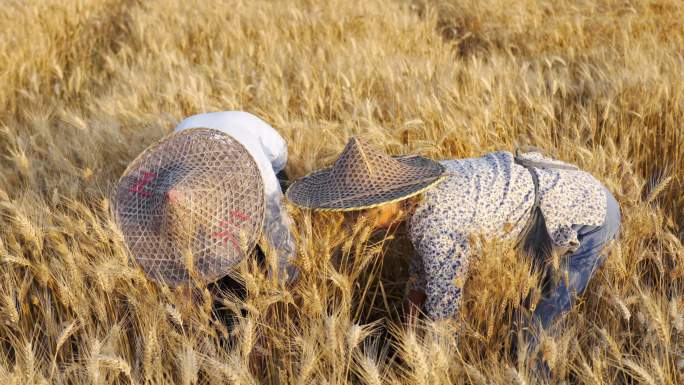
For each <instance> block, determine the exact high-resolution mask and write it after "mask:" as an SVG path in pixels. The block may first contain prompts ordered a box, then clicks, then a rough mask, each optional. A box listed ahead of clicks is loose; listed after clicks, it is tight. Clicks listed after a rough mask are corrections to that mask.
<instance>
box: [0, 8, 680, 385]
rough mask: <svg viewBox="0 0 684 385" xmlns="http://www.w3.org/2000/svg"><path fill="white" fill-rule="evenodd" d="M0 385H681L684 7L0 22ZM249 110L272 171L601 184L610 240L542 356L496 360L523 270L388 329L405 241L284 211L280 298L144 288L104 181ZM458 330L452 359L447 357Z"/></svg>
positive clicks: (76, 16)
mask: <svg viewBox="0 0 684 385" xmlns="http://www.w3.org/2000/svg"><path fill="white" fill-rule="evenodd" d="M0 20H2V22H1V23H0V153H1V154H2V157H0V383H2V384H53V383H54V384H161V383H173V384H223V383H235V384H247V383H250V384H255V383H274V384H275V383H281V384H307V383H311V384H345V383H351V384H362V383H363V384H381V383H391V384H404V383H406V384H471V383H472V384H510V383H519V384H534V383H538V380H537V379H535V377H534V359H535V358H534V357H535V356H538V357H540V359H542V360H544V362H546V363H547V364H548V365H549V367H550V368H551V371H552V379H551V382H552V383H561V384H663V385H664V384H682V383H684V247H683V246H682V240H683V239H684V231H683V229H684V194H682V189H683V187H684V146H682V141H683V139H684V128H683V126H682V123H683V118H684V48H683V47H684V23H683V20H684V3H682V2H681V1H679V0H631V1H628V0H599V1H589V0H580V1H571V0H562V1H545V0H538V1H532V0H515V1H514V0H479V1H474V0H450V1H440V0H434V1H432V0H430V1H427V2H411V1H400V0H372V1H361V0H349V1H343V0H331V1H327V2H317V1H311V0H293V1H240V0H235V1H232V0H230V1H220V2H203V1H181V0H146V1H136V0H124V1H119V0H34V1H31V2H24V1H18V0H5V1H3V2H2V7H0ZM227 109H242V110H247V111H250V112H252V113H255V114H257V115H259V116H261V117H262V118H263V119H265V120H266V121H268V122H269V123H271V124H272V125H273V126H274V127H276V128H277V129H278V130H279V131H280V132H281V133H282V134H283V135H284V136H285V137H286V138H287V140H288V141H289V146H290V162H289V164H288V172H289V173H290V175H291V176H294V177H299V176H301V175H303V174H305V173H308V172H309V171H311V170H312V169H314V168H317V167H320V166H324V165H327V164H329V163H330V162H331V161H332V159H333V158H334V156H335V155H336V154H337V153H338V152H339V151H340V150H341V149H342V147H343V145H344V143H345V142H346V141H347V139H348V138H349V137H350V136H351V135H353V134H355V135H364V136H366V137H368V138H370V140H371V141H373V142H374V143H376V144H377V145H379V146H384V148H385V149H386V150H387V151H388V152H390V153H393V154H404V153H420V154H423V155H428V156H432V157H435V158H455V157H466V156H478V155H481V154H483V153H485V152H488V151H492V150H499V149H504V150H512V149H513V148H514V146H515V145H516V144H532V145H537V146H540V147H544V148H547V149H549V150H550V151H551V152H552V153H554V154H556V156H558V157H559V158H561V159H564V160H567V161H571V162H575V163H577V164H578V165H579V166H581V167H583V168H585V169H587V170H589V171H590V172H592V173H593V174H595V175H596V176H597V177H598V178H599V179H600V180H601V181H603V182H604V183H605V184H606V185H607V186H608V187H609V188H610V189H611V190H612V191H613V192H614V194H615V195H616V197H617V198H618V200H619V201H620V203H621V205H622V210H623V217H624V222H623V232H622V238H621V239H620V241H619V242H616V243H615V244H614V245H613V246H612V247H611V250H610V254H609V257H608V259H607V262H606V264H605V265H604V267H603V268H602V269H601V270H600V271H599V273H598V274H597V276H596V278H595V279H594V281H593V282H592V284H591V285H590V287H589V289H588V292H587V295H585V296H584V297H583V300H582V301H581V303H580V304H579V305H578V306H577V307H576V308H575V309H574V310H573V311H572V312H571V313H570V314H569V316H568V320H567V325H566V327H565V329H564V331H563V333H562V334H561V335H560V336H557V337H554V338H545V339H543V341H542V344H541V347H540V349H539V351H538V352H533V353H531V354H530V355H529V356H528V355H525V354H522V353H521V355H520V356H519V357H517V358H516V359H514V357H510V354H509V348H510V338H509V337H510V335H511V333H514V331H515V328H514V327H513V323H512V315H513V313H514V311H515V309H517V308H518V307H519V306H520V304H521V302H522V299H523V298H525V296H526V295H528V294H532V295H535V293H537V290H538V289H536V284H537V282H536V281H535V277H533V276H532V277H531V276H530V275H529V273H528V272H529V264H528V263H527V262H526V261H524V260H522V259H520V258H518V257H516V255H515V254H513V253H512V252H511V251H510V248H508V247H506V246H505V245H492V246H491V247H487V248H486V250H485V252H484V253H483V255H482V257H481V259H480V260H479V262H478V263H477V264H476V266H475V268H474V270H473V272H472V275H471V277H470V279H469V281H468V283H467V286H466V297H465V306H464V310H463V313H462V314H461V316H460V318H459V319H458V320H457V322H453V323H450V322H439V323H430V322H424V323H420V324H418V325H405V324H403V323H402V322H401V318H400V314H399V312H398V310H397V309H398V306H399V305H400V303H401V300H402V297H403V295H404V291H405V289H406V274H407V272H406V270H407V260H408V258H409V257H410V255H409V253H408V252H407V251H406V250H407V248H406V247H405V246H406V240H405V239H404V237H402V234H401V233H396V234H386V235H384V236H382V235H381V236H377V235H372V234H370V231H369V229H368V227H367V226H365V225H364V223H352V224H350V223H345V222H343V218H342V217H340V216H337V215H325V216H322V215H316V216H311V215H310V214H308V213H303V212H298V211H296V210H293V215H295V216H296V218H297V222H298V224H299V228H298V238H299V251H298V256H299V259H298V261H297V264H298V265H299V266H300V268H301V269H302V276H301V279H300V280H299V282H298V283H297V284H296V285H295V286H294V287H291V288H287V287H283V286H280V285H278V284H277V283H276V282H274V281H272V280H271V279H269V278H268V277H266V276H264V274H263V273H262V272H261V270H259V269H258V268H257V267H256V266H254V265H253V264H251V263H247V264H245V265H244V266H242V276H243V279H244V281H245V286H246V288H247V290H248V295H247V298H246V300H244V301H241V300H238V299H237V298H235V297H234V296H232V295H231V294H230V293H225V294H222V295H219V296H218V299H219V300H220V301H221V302H222V303H223V305H224V307H225V309H226V311H233V312H235V314H239V316H238V324H237V326H236V327H235V328H234V329H232V330H228V329H227V328H226V327H225V325H223V324H221V323H220V322H218V321H216V318H215V317H214V316H212V313H211V304H212V297H211V295H210V293H209V291H208V290H207V289H205V288H202V287H196V288H195V289H194V290H193V291H192V293H190V295H191V296H192V298H191V299H189V298H188V293H180V292H174V291H170V290H168V289H165V288H161V287H158V286H156V285H154V284H152V283H150V282H149V281H148V280H147V279H146V278H145V277H144V275H143V274H142V273H141V271H140V270H139V269H138V268H137V267H136V266H135V264H134V263H133V261H132V259H131V256H130V255H128V253H127V251H126V249H125V246H124V244H123V240H122V237H121V235H120V233H119V232H118V230H117V229H116V226H115V224H114V222H113V217H112V215H111V212H110V201H109V197H110V195H111V192H112V188H113V186H114V183H115V182H116V180H117V178H118V177H119V175H120V174H121V172H122V171H123V170H124V168H125V166H126V164H127V163H128V162H129V161H131V160H132V159H133V158H134V157H135V156H136V155H137V154H138V153H139V152H140V151H141V150H143V149H144V148H145V147H146V146H147V145H149V144H150V143H152V142H154V141H156V140H157V139H158V138H160V137H161V136H162V135H164V134H165V133H167V132H170V131H171V130H172V128H173V127H174V125H175V124H176V123H177V122H178V121H179V120H180V119H182V118H183V117H185V116H188V115H191V114H195V113H200V112H206V111H217V110H227ZM454 332H456V333H457V334H458V335H459V336H460V338H459V341H458V343H455V341H454V340H453V339H452V338H450V336H451V335H452V334H453V333H454Z"/></svg>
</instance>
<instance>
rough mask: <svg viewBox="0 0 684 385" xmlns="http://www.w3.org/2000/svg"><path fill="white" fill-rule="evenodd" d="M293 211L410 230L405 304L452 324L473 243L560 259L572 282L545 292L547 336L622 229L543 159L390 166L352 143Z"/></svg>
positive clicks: (566, 167)
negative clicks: (491, 241) (490, 242)
mask: <svg viewBox="0 0 684 385" xmlns="http://www.w3.org/2000/svg"><path fill="white" fill-rule="evenodd" d="M287 197H288V199H289V200H290V201H291V202H293V203H294V204H295V205H298V206H301V207H305V208H310V209H315V210H328V211H352V210H365V212H366V214H367V215H370V216H371V217H372V218H373V220H374V221H375V224H376V226H378V227H388V226H389V225H391V224H393V223H396V222H397V218H399V221H406V222H407V224H408V225H409V234H410V238H411V241H412V243H413V246H414V249H415V257H414V258H413V260H412V264H411V274H412V279H411V281H412V283H411V289H410V292H409V296H408V301H409V302H410V303H412V304H413V305H414V306H417V307H423V308H424V310H425V311H426V312H427V314H428V315H429V316H430V317H431V318H433V319H439V318H445V317H453V316H455V315H456V314H457V313H458V311H459V307H460V306H461V294H462V289H463V288H462V286H463V282H464V281H465V279H466V278H467V276H468V267H469V266H470V261H471V258H473V257H474V254H477V253H478V250H477V247H476V245H474V244H473V242H472V240H473V239H476V238H474V237H473V236H481V235H484V236H485V237H489V238H499V239H503V240H515V241H517V244H518V245H520V247H521V248H522V250H524V251H525V252H527V253H528V255H531V256H532V257H534V259H535V260H543V259H544V256H548V255H549V253H550V252H551V251H553V252H556V253H561V255H564V257H565V260H566V261H567V263H564V267H563V269H566V270H567V277H568V279H567V280H563V279H561V280H556V282H553V283H551V284H550V285H546V287H545V288H544V296H543V298H542V300H541V302H540V303H539V304H538V305H537V306H536V309H535V310H534V314H533V321H534V322H533V326H536V327H537V328H538V327H542V328H544V329H546V328H547V327H549V326H550V325H551V324H552V322H553V321H555V320H557V319H558V318H559V317H560V316H561V315H562V314H563V313H565V312H567V311H568V310H569V309H570V308H571V306H572V304H573V302H574V300H575V296H576V295H579V294H581V293H582V292H583V291H584V290H585V289H586V287H587V284H588V282H589V280H590V279H591V277H592V276H593V275H594V273H595V272H596V269H597V268H598V267H599V266H600V265H601V264H602V263H603V260H604V256H603V254H602V253H601V251H602V249H603V248H604V246H605V245H606V244H607V243H608V242H609V241H610V240H611V239H613V238H614V237H615V236H616V234H617V232H618V229H619V227H620V209H619V206H618V203H617V202H616V200H615V198H614V197H613V195H612V194H611V193H610V192H609V191H608V190H607V189H606V188H605V187H604V186H603V185H602V184H601V183H600V182H599V181H597V180H596V179H595V178H594V177H593V176H591V175H590V174H589V173H587V172H584V171H582V170H579V169H578V168H577V167H576V166H573V165H570V164H567V163H563V162H560V161H557V160H553V159H550V158H547V157H544V156H543V155H542V154H541V151H539V150H537V149H528V150H527V151H526V152H517V154H516V155H514V154H512V153H510V152H505V151H499V152H493V153H489V154H486V155H484V156H482V157H479V158H468V159H455V160H445V161H439V162H438V161H434V160H431V159H427V158H423V157H419V156H404V157H390V156H388V155H386V154H384V153H382V152H380V151H378V150H376V149H375V148H373V147H371V146H370V145H369V144H368V143H367V142H366V141H364V140H361V139H358V138H352V139H351V140H350V141H349V143H348V144H347V146H346V147H345V148H344V150H343V152H342V154H341V155H340V156H339V158H338V159H337V160H336V161H335V163H334V164H333V165H332V167H330V168H327V169H324V170H320V171H317V172H314V173H312V174H310V175H308V176H306V177H304V178H302V179H300V180H298V181H297V182H295V183H294V184H293V185H292V186H291V187H290V189H289V190H288V191H287Z"/></svg>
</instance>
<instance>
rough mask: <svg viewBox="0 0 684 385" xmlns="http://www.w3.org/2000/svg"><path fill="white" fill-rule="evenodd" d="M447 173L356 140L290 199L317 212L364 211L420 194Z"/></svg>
mask: <svg viewBox="0 0 684 385" xmlns="http://www.w3.org/2000/svg"><path fill="white" fill-rule="evenodd" d="M444 172H445V168H444V166H443V165H442V164H440V163H439V162H437V161H434V160H432V159H428V158H424V157H421V156H400V157H391V156H389V155H387V154H385V153H383V152H382V151H379V150H377V149H375V148H373V147H372V146H371V145H370V144H369V143H368V142H367V141H365V140H363V139H359V138H356V137H353V138H351V140H350V141H349V142H348V143H347V145H346V146H345V148H344V150H343V151H342V153H341V154H340V156H339V157H338V158H337V160H336V161H335V163H334V164H333V166H332V167H329V168H326V169H323V170H320V171H316V172H313V173H311V174H309V175H307V176H305V177H303V178H302V179H300V180H298V181H296V182H295V183H294V184H292V186H290V188H289V189H288V190H287V198H288V199H289V200H290V201H291V202H292V203H294V204H295V205H297V206H300V207H305V208H310V209H316V210H327V211H352V210H361V209H367V208H372V207H376V206H380V205H383V204H386V203H391V202H396V201H400V200H403V199H406V198H410V197H412V196H414V195H417V194H420V193H422V192H424V191H425V190H427V189H429V188H430V187H432V186H434V185H435V184H436V183H439V182H440V181H441V180H442V178H443V177H444Z"/></svg>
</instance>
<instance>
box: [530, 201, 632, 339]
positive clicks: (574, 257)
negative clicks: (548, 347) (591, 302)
mask: <svg viewBox="0 0 684 385" xmlns="http://www.w3.org/2000/svg"><path fill="white" fill-rule="evenodd" d="M605 191H606V196H607V210H606V219H605V221H604V222H603V224H602V225H601V226H580V225H577V226H573V228H574V229H575V230H576V231H577V238H578V240H579V243H580V246H579V248H578V249H577V250H575V251H574V252H573V253H570V254H567V255H565V256H564V257H563V258H564V261H563V262H564V263H562V264H561V272H560V273H561V274H560V275H561V277H567V278H561V279H559V280H558V282H557V284H555V285H550V287H547V288H545V292H543V298H542V299H541V302H539V303H538V304H537V307H536V309H535V310H534V315H533V318H534V321H535V323H538V324H541V327H542V328H543V329H547V328H548V327H549V326H550V325H551V324H552V323H553V321H555V320H557V319H558V318H559V317H560V316H561V315H562V314H564V313H566V312H567V311H568V310H570V308H571V307H572V305H573V304H574V302H575V297H576V296H577V295H580V294H582V293H583V292H584V290H585V289H586V288H587V285H588V284H589V280H590V279H591V278H592V277H593V276H594V273H595V272H596V270H597V269H598V268H599V267H600V266H601V265H602V264H603V261H604V260H605V250H604V246H605V245H606V244H607V243H608V242H610V240H612V239H614V238H615V237H616V236H617V234H618V230H619V229H620V219H621V216H620V206H619V205H618V202H617V201H616V200H615V197H613V194H611V193H610V191H608V190H607V189H605ZM566 273H567V274H566Z"/></svg>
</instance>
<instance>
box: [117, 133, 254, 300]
mask: <svg viewBox="0 0 684 385" xmlns="http://www.w3.org/2000/svg"><path fill="white" fill-rule="evenodd" d="M114 204H115V214H116V222H117V224H118V225H119V227H120V228H121V231H122V232H123V235H124V238H125V240H126V243H127V245H128V247H129V249H130V251H131V253H132V254H133V256H134V257H135V259H136V260H137V261H138V263H139V264H140V266H141V267H142V269H143V270H144V271H145V273H146V274H147V275H148V276H149V277H150V278H152V279H154V280H157V281H161V282H164V283H166V284H168V285H169V286H172V287H173V286H177V285H179V284H182V283H184V282H187V281H188V280H189V279H190V278H191V277H196V278H199V279H201V280H204V281H205V282H211V281H214V280H216V279H218V278H221V277H223V276H225V275H226V274H228V273H230V271H231V270H232V269H233V268H234V267H235V265H236V264H237V263H239V262H240V261H241V260H242V259H243V258H244V257H245V255H247V254H248V253H249V252H250V251H251V250H252V249H253V248H254V246H255V244H256V242H257V241H258V239H259V236H260V234H261V227H262V224H263V220H264V186H263V181H262V178H261V174H260V173H259V169H258V167H257V164H256V162H255V161H254V159H253V158H252V156H251V155H250V154H249V153H248V152H247V150H246V149H245V148H244V147H243V146H242V144H240V143H239V142H238V141H237V140H235V139H233V138H232V137H231V136H229V135H227V134H225V133H223V132H221V131H218V130H213V129H206V128H197V129H190V130H184V131H181V132H179V133H175V134H171V135H170V136H167V137H165V138H164V139H162V140H161V141H159V142H158V143H156V144H154V145H152V146H151V147H149V148H148V149H147V150H145V151H144V152H143V153H142V154H140V155H139V156H138V157H137V158H136V159H135V160H134V161H133V162H132V163H131V164H130V165H129V166H128V168H127V169H126V171H125V172H124V174H123V176H122V177H121V179H120V180H119V184H118V186H117V189H116V195H115V197H114Z"/></svg>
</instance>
